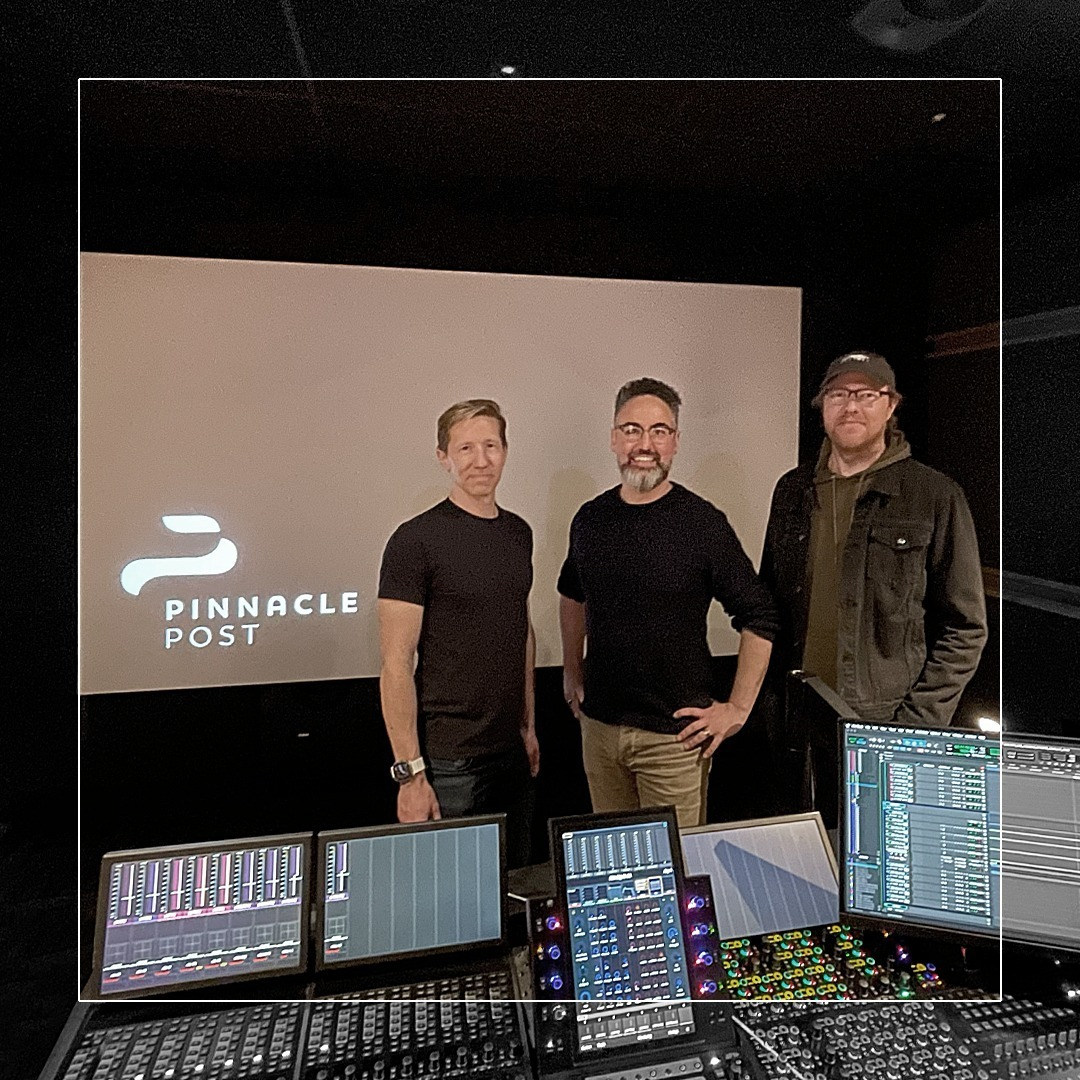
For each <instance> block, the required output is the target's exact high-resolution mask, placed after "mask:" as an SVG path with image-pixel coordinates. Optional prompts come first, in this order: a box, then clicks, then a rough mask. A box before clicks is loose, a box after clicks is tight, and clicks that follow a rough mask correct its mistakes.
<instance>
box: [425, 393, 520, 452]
mask: <svg viewBox="0 0 1080 1080" xmlns="http://www.w3.org/2000/svg"><path fill="white" fill-rule="evenodd" d="M476 416H490V417H492V418H493V419H495V420H498V421H499V438H500V439H501V440H502V444H503V446H505V445H506V417H505V416H503V414H502V409H500V408H499V406H498V403H497V402H494V401H492V400H491V399H490V398H469V400H468V401H459V402H458V403H457V404H456V405H451V406H450V408H449V409H447V410H446V412H444V413H443V414H442V416H440V417H439V424H438V429H437V430H438V436H437V438H438V442H437V445H438V447H439V449H440V450H441V451H442V452H443V453H444V454H445V453H446V450H447V447H448V446H449V445H450V429H451V428H452V427H453V426H454V425H455V424H460V423H461V421H462V420H472V419H473V418H474V417H476Z"/></svg>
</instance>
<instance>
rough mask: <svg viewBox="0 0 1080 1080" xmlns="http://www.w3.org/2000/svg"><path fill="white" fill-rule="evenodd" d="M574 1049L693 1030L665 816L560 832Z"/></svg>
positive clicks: (631, 1042)
mask: <svg viewBox="0 0 1080 1080" xmlns="http://www.w3.org/2000/svg"><path fill="white" fill-rule="evenodd" d="M561 842H562V852H561V855H562V861H563V868H564V870H565V881H566V908H567V917H568V928H569V933H570V948H571V950H572V954H573V955H572V970H573V978H574V997H575V998H576V999H577V1003H578V1004H577V1040H578V1050H579V1052H581V1053H583V1054H586V1053H590V1052H592V1051H597V1050H604V1049H611V1048H614V1047H618V1046H625V1045H635V1044H639V1043H641V1042H643V1041H648V1040H653V1039H661V1038H670V1037H672V1036H677V1035H686V1034H689V1033H691V1032H693V1031H694V1017H693V1010H692V1008H691V1005H690V977H689V974H688V972H687V966H686V948H685V944H684V941H683V930H682V923H681V921H680V912H679V897H678V893H677V889H676V877H675V867H674V863H673V860H672V853H671V844H672V836H671V834H670V830H669V827H668V823H667V822H663V821H660V822H647V823H638V824H628V825H612V826H608V827H605V828H599V829H582V830H576V831H573V832H564V833H563V834H562V836H561Z"/></svg>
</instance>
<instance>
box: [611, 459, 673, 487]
mask: <svg viewBox="0 0 1080 1080" xmlns="http://www.w3.org/2000/svg"><path fill="white" fill-rule="evenodd" d="M669 472H671V466H670V465H664V464H663V463H662V462H657V464H655V465H654V466H653V467H652V468H651V469H637V468H635V467H634V466H633V465H631V464H630V463H629V462H627V463H626V464H625V465H623V466H622V467H621V468H620V469H619V475H620V476H622V481H623V483H624V484H625V485H626V486H627V487H628V488H632V489H633V490H634V491H636V492H637V493H638V494H639V495H647V494H648V493H649V492H650V491H653V490H654V489H655V488H658V487H659V486H660V485H661V484H662V483H663V482H664V481H665V480H666V479H667V477H668V473H669Z"/></svg>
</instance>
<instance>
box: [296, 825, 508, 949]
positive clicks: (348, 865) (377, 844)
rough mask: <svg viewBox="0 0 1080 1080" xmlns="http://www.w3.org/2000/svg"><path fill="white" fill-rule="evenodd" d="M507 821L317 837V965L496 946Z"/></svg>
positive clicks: (501, 925)
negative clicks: (318, 945) (318, 870)
mask: <svg viewBox="0 0 1080 1080" xmlns="http://www.w3.org/2000/svg"><path fill="white" fill-rule="evenodd" d="M505 820H506V819H505V817H504V816H503V815H489V816H485V817H474V818H455V819H451V820H447V821H428V822H422V823H419V824H414V825H394V826H386V827H382V826H378V827H374V828H364V829H352V830H338V831H335V832H324V833H320V834H319V841H318V844H319V856H318V857H319V866H320V873H319V884H318V896H319V903H318V904H317V905H316V933H317V937H318V941H319V944H320V947H319V951H318V954H317V963H316V966H317V967H319V968H322V969H325V968H337V967H345V966H348V965H352V964H365V963H372V962H380V961H386V960H389V959H391V958H394V959H403V958H408V957H414V956H416V957H419V956H427V955H432V954H438V953H450V952H454V951H458V950H466V949H474V948H476V947H480V946H495V945H499V944H501V943H502V942H503V939H504V934H505V926H506V910H505V905H506V856H505V851H506V840H505Z"/></svg>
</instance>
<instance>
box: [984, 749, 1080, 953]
mask: <svg viewBox="0 0 1080 1080" xmlns="http://www.w3.org/2000/svg"><path fill="white" fill-rule="evenodd" d="M1002 752H1003V762H1002V776H1001V781H1002V784H1003V785H1004V788H1005V797H1004V800H1003V803H1004V809H1003V812H1002V824H1001V843H1002V858H1001V867H1002V877H1001V880H1002V895H1003V897H1004V902H1003V904H1002V910H1003V912H1004V915H1003V919H1004V923H1005V926H1004V930H1005V933H1006V935H1007V936H1009V937H1016V938H1020V939H1021V940H1025V941H1033V942H1036V943H1038V944H1040V945H1047V946H1050V947H1057V948H1066V949H1080V741H1076V740H1068V739H1054V738H1035V737H1030V738H1025V739H1024V740H1023V741H1020V740H1017V739H1013V738H1010V737H1008V736H1006V739H1005V741H1004V742H1003V744H1002Z"/></svg>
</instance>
